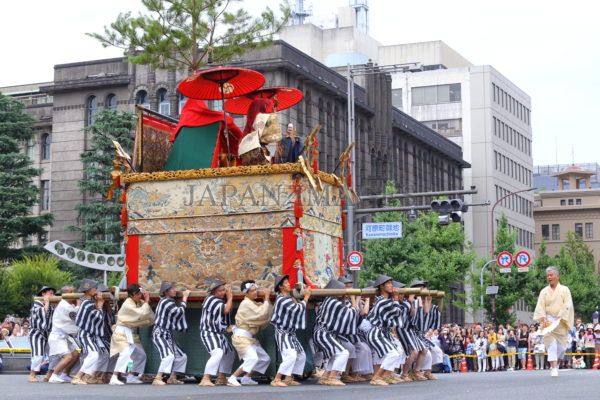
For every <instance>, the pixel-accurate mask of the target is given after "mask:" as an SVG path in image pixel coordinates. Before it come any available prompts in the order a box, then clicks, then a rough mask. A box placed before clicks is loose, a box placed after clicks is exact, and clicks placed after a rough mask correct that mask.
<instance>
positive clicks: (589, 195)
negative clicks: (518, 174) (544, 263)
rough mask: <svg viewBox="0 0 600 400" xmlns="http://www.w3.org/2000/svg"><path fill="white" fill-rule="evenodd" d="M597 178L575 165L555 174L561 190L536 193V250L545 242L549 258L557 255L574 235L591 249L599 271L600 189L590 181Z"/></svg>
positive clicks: (593, 173) (592, 173) (594, 173)
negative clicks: (570, 233) (569, 236)
mask: <svg viewBox="0 0 600 400" xmlns="http://www.w3.org/2000/svg"><path fill="white" fill-rule="evenodd" d="M596 175H597V173H596V172H595V171H589V170H585V169H583V168H581V167H578V166H576V165H571V166H569V167H567V168H566V169H564V170H563V171H560V172H557V173H555V174H553V177H554V179H555V180H556V182H557V186H558V188H557V189H556V190H544V191H540V192H538V193H536V195H535V207H534V209H533V215H534V217H535V226H536V235H535V246H536V249H539V246H540V244H541V242H542V241H544V242H545V243H546V246H547V253H548V255H550V256H555V255H557V254H559V253H560V248H561V246H562V245H563V244H564V243H565V241H566V238H567V233H568V232H574V233H576V234H577V235H579V236H581V238H582V239H583V241H584V242H585V244H587V245H588V246H589V247H590V249H591V250H592V252H593V254H594V259H595V260H596V263H597V271H599V272H600V189H598V188H593V187H592V182H591V178H595V177H596Z"/></svg>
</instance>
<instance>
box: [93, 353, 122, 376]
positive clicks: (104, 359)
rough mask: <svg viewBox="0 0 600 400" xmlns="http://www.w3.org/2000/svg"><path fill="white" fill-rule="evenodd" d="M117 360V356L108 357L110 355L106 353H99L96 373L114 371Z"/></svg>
mask: <svg viewBox="0 0 600 400" xmlns="http://www.w3.org/2000/svg"><path fill="white" fill-rule="evenodd" d="M118 358H119V356H118V355H115V356H112V357H110V354H108V352H104V353H100V360H98V369H97V371H101V372H113V371H114V370H115V366H116V365H117V359H118Z"/></svg>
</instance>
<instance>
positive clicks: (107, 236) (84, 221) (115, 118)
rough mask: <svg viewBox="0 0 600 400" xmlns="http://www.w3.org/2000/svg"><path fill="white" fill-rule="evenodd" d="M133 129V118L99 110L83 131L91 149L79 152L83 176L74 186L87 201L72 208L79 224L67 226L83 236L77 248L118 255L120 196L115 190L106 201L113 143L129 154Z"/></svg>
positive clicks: (111, 166) (121, 112) (115, 111)
mask: <svg viewBox="0 0 600 400" xmlns="http://www.w3.org/2000/svg"><path fill="white" fill-rule="evenodd" d="M134 128H135V116H134V115H133V114H131V113H128V112H124V111H118V110H102V111H100V112H99V113H98V114H96V116H95V120H94V123H93V124H91V125H89V126H88V127H87V128H86V130H87V131H88V132H89V133H90V134H91V140H90V149H89V150H86V151H84V152H83V153H81V161H82V163H83V168H84V177H83V179H82V180H80V181H79V182H78V183H77V185H78V187H79V190H80V191H81V192H82V194H83V195H84V198H85V199H86V201H85V202H84V203H82V204H78V205H77V206H76V207H75V209H76V210H77V211H79V220H80V221H81V223H80V224H79V225H72V226H69V227H68V229H70V230H72V231H76V232H80V233H81V234H82V239H81V241H80V242H77V243H75V244H74V246H76V247H79V248H82V249H84V250H88V251H91V252H95V253H108V254H114V253H120V244H121V241H122V240H123V227H122V226H121V209H122V207H123V204H121V203H120V202H119V197H120V195H121V193H120V191H119V190H115V191H114V192H113V199H112V200H107V199H106V194H107V192H108V187H109V185H110V183H111V176H110V173H111V171H112V170H113V165H112V162H113V160H114V158H115V156H114V154H115V151H114V147H113V144H112V141H113V140H115V141H117V142H119V143H120V144H121V146H122V147H123V149H124V150H125V151H127V152H130V151H131V149H132V148H133V132H134ZM79 272H81V271H79ZM86 272H89V270H86ZM77 274H78V275H79V273H77Z"/></svg>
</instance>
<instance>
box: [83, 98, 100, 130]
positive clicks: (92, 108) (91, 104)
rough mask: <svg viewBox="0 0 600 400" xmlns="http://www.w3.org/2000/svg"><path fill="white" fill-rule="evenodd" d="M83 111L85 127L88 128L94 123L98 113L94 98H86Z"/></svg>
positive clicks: (96, 101) (96, 102)
mask: <svg viewBox="0 0 600 400" xmlns="http://www.w3.org/2000/svg"><path fill="white" fill-rule="evenodd" d="M85 109H86V114H85V125H86V126H88V125H91V124H93V123H94V120H95V118H96V113H97V112H98V100H97V99H96V96H90V97H88V99H87V102H86V107H85Z"/></svg>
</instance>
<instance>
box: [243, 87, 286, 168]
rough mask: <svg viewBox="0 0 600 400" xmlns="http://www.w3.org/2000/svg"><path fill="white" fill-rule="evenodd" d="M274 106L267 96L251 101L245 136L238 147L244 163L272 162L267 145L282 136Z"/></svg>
mask: <svg viewBox="0 0 600 400" xmlns="http://www.w3.org/2000/svg"><path fill="white" fill-rule="evenodd" d="M273 107H274V105H273V102H272V101H271V100H270V99H266V98H258V99H254V100H253V101H252V103H250V107H249V108H248V115H247V116H246V126H245V128H244V137H243V139H242V140H241V142H240V146H239V149H238V155H239V157H240V159H241V160H242V164H243V165H265V164H270V163H271V161H272V160H271V153H270V152H269V150H268V149H267V146H268V145H269V144H271V143H277V142H279V141H280V140H281V138H282V135H281V126H280V124H279V118H278V117H277V114H276V113H273Z"/></svg>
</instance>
